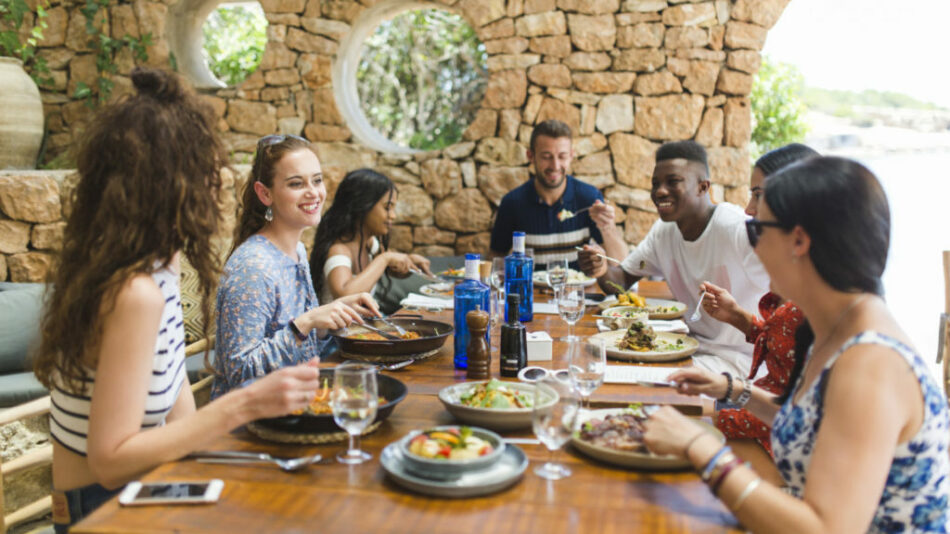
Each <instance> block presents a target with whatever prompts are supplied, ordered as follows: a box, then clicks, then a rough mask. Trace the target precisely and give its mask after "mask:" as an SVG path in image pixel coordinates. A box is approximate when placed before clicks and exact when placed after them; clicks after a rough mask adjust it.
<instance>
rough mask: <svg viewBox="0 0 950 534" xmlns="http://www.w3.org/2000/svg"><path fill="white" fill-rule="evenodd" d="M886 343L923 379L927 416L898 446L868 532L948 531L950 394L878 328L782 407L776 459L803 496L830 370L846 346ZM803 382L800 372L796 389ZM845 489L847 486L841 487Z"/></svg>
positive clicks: (850, 342) (776, 434)
mask: <svg viewBox="0 0 950 534" xmlns="http://www.w3.org/2000/svg"><path fill="white" fill-rule="evenodd" d="M865 343H870V344H877V345H884V346H886V347H889V348H891V349H893V350H894V351H895V352H897V353H898V354H900V355H901V356H902V357H903V358H904V360H906V361H907V363H908V365H910V366H911V368H912V369H913V371H914V373H915V374H916V375H917V380H918V381H920V389H921V392H922V393H923V396H924V407H925V410H924V420H923V424H921V427H920V430H918V431H917V434H915V435H914V437H913V438H911V439H910V440H909V441H907V443H904V444H901V445H898V446H897V449H896V450H895V452H894V461H893V462H892V463H891V470H890V473H889V474H888V476H887V483H886V484H885V486H884V493H883V494H882V495H881V502H880V503H879V504H878V507H877V511H876V512H875V513H874V519H873V521H872V523H871V528H870V529H869V532H882V533H891V532H947V527H948V525H947V521H948V514H947V505H948V496H950V456H948V451H947V446H948V441H950V416H948V412H947V399H946V398H945V397H944V395H943V391H941V389H940V387H939V386H938V385H937V384H936V383H935V381H934V379H933V378H932V377H931V376H930V373H929V372H928V371H927V365H926V364H925V363H924V361H923V360H922V359H921V358H920V356H919V355H917V353H916V352H914V350H913V349H911V348H910V347H908V346H907V345H904V344H903V343H901V342H900V341H897V340H896V339H893V338H891V337H888V336H885V335H883V334H879V333H877V332H871V331H867V332H862V333H860V334H858V335H856V336H854V337H852V338H851V339H849V340H848V341H847V342H846V343H845V344H844V345H842V346H841V348H840V349H838V351H837V352H836V353H835V354H834V355H833V356H832V357H831V359H829V360H828V363H827V364H826V365H825V367H824V369H822V371H821V375H820V376H819V377H818V379H817V380H815V382H814V384H813V385H812V386H811V389H809V390H808V391H807V392H805V394H804V395H803V396H802V398H801V399H799V401H798V402H797V403H794V402H792V398H793V397H794V395H793V396H790V397H789V399H788V401H786V402H785V404H784V405H783V406H782V408H781V409H780V410H779V412H778V415H776V416H775V421H774V422H773V425H772V450H773V452H774V455H775V463H776V466H777V467H778V469H779V472H781V474H782V478H784V479H785V483H786V484H787V485H788V489H789V491H790V492H791V493H792V494H793V495H795V496H797V497H799V498H801V497H802V495H803V493H804V491H805V478H806V476H807V474H808V464H809V463H810V461H811V455H812V451H813V447H814V444H815V440H816V439H817V437H818V429H819V427H820V426H821V419H822V416H823V415H824V414H823V409H824V408H823V404H824V399H823V394H824V389H825V388H824V383H825V382H826V380H827V379H828V371H829V370H830V369H831V366H832V365H834V363H835V361H836V360H837V359H838V356H840V355H841V354H842V353H843V352H844V351H846V350H847V349H849V348H851V347H852V346H854V345H858V344H865ZM801 385H802V378H801V377H799V379H798V382H797V383H796V386H795V389H796V391H797V390H798V388H799V387H801ZM842 489H844V488H842Z"/></svg>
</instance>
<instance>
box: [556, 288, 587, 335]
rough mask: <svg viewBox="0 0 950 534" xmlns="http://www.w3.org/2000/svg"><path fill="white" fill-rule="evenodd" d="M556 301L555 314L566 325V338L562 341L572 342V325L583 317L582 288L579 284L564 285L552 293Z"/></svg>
mask: <svg viewBox="0 0 950 534" xmlns="http://www.w3.org/2000/svg"><path fill="white" fill-rule="evenodd" d="M554 298H555V300H557V312H558V314H559V315H560V316H561V319H564V322H566V323H567V337H565V338H564V341H573V340H575V339H577V338H575V337H574V336H573V334H572V332H573V329H574V323H576V322H577V321H579V320H580V319H581V317H583V316H584V286H582V285H580V284H565V285H564V286H562V287H561V288H559V289H556V290H555V292H554Z"/></svg>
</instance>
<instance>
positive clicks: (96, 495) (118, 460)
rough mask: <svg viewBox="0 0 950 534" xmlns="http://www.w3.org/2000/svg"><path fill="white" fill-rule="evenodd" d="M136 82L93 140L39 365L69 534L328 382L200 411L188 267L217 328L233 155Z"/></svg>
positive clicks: (85, 155)
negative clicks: (126, 488) (185, 287)
mask: <svg viewBox="0 0 950 534" xmlns="http://www.w3.org/2000/svg"><path fill="white" fill-rule="evenodd" d="M130 77H131V80H132V84H133V85H134V87H135V94H133V95H130V96H127V97H123V98H122V99H120V100H119V101H118V102H116V103H115V104H113V105H110V106H108V107H105V108H103V109H102V110H100V111H99V112H98V113H97V114H96V115H95V116H94V117H93V118H92V120H91V121H90V124H89V125H88V127H87V128H86V130H85V132H84V134H83V144H82V146H81V147H80V151H79V153H78V154H77V158H76V162H77V168H78V171H79V182H78V184H77V186H76V189H75V193H74V195H73V196H72V210H71V212H70V214H69V217H68V220H67V223H66V229H65V231H64V235H63V248H62V250H61V252H60V257H59V261H58V262H57V267H56V269H54V270H53V271H52V273H51V282H52V284H51V286H50V287H51V292H50V295H49V299H48V302H47V307H46V311H45V315H44V317H43V321H42V327H41V329H40V331H41V332H42V333H43V336H42V340H41V342H40V346H39V347H38V350H37V354H36V359H35V372H36V376H37V378H38V379H39V380H40V381H42V382H43V383H44V384H45V385H46V386H47V387H49V389H50V401H51V404H50V434H51V436H52V438H53V440H52V441H53V487H54V488H55V489H54V491H53V499H54V502H55V504H54V506H53V508H54V510H56V512H55V514H54V519H53V521H54V523H55V528H56V531H57V532H66V531H67V530H68V528H69V525H71V524H73V523H75V522H77V521H79V520H80V519H82V518H83V517H84V516H85V515H88V514H89V513H90V512H92V511H93V510H95V509H96V508H97V507H99V505H101V504H102V503H104V502H105V501H106V500H108V499H109V498H110V497H112V496H113V495H115V494H116V493H118V491H119V489H120V488H121V487H122V485H124V484H125V483H126V482H129V481H130V480H134V479H135V478H137V477H139V476H141V475H142V474H144V473H145V472H147V471H148V470H150V469H152V468H154V467H156V466H158V465H159V464H162V463H165V462H170V461H172V460H176V459H178V458H181V457H183V456H185V455H186V454H188V453H190V452H192V451H194V450H197V449H200V448H202V447H205V446H207V444H208V443H209V441H210V440H212V439H213V438H215V437H217V436H220V435H223V434H225V433H227V432H229V431H230V430H232V429H234V428H235V427H238V426H240V425H242V424H244V423H246V422H248V421H252V420H254V419H258V418H261V417H275V416H279V415H284V414H287V413H290V412H291V411H293V410H296V409H300V408H303V407H305V406H306V405H307V404H308V401H309V399H311V398H312V397H313V395H314V393H315V391H316V389H317V388H318V387H319V372H318V370H317V369H316V368H315V367H313V366H308V365H300V366H296V367H291V368H288V369H284V370H282V371H281V372H279V373H275V374H274V375H272V376H270V377H267V378H266V379H264V380H260V381H258V382H257V383H255V384H254V385H253V386H251V387H249V388H246V389H243V390H240V391H235V392H233V393H231V394H229V395H226V396H225V397H223V398H221V399H218V400H217V401H214V402H211V403H210V404H208V405H207V406H205V407H203V408H202V409H200V410H197V411H196V410H195V401H194V398H193V397H192V394H191V388H189V387H188V377H187V375H186V373H185V365H184V363H185V341H184V340H185V332H184V326H183V321H182V307H181V297H180V290H179V271H180V263H179V260H180V257H181V256H182V254H184V256H186V257H187V258H188V260H189V262H190V263H191V264H192V265H193V266H194V267H195V270H196V271H197V273H198V279H199V281H200V290H201V295H202V304H201V309H202V311H204V312H205V313H204V315H205V316H206V317H207V316H208V315H209V312H210V309H211V295H213V294H214V285H215V282H216V281H217V274H218V270H219V265H218V260H217V256H216V255H215V254H214V253H213V246H212V243H211V239H212V236H213V235H214V234H215V233H216V232H217V230H218V224H219V220H220V211H219V209H218V196H219V192H220V190H221V174H220V171H221V165H222V163H223V162H225V161H227V151H226V150H225V148H224V146H223V145H222V144H221V142H220V140H219V139H218V137H217V135H216V134H215V132H216V130H217V128H216V127H215V119H214V117H213V113H212V111H211V110H210V109H209V108H208V107H207V106H206V104H203V103H202V102H201V100H200V99H199V98H198V97H197V96H196V95H195V94H193V93H192V92H191V91H189V90H186V89H185V87H184V86H183V85H182V82H181V81H180V80H179V79H178V78H177V77H176V76H175V75H173V74H169V73H166V72H162V71H159V70H154V69H145V68H135V69H133V70H132V72H131V76H130Z"/></svg>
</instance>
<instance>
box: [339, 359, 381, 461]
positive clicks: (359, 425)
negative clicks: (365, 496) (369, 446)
mask: <svg viewBox="0 0 950 534" xmlns="http://www.w3.org/2000/svg"><path fill="white" fill-rule="evenodd" d="M330 404H331V406H332V407H333V420H334V421H335V422H336V424H337V425H338V426H339V427H340V428H342V429H343V430H346V433H347V434H348V435H349V437H350V446H349V448H348V449H347V450H346V452H341V453H340V454H337V456H336V459H337V461H339V462H340V463H344V464H361V463H363V462H365V461H367V460H369V459H370V458H372V457H373V456H372V455H371V454H369V453H368V452H364V451H361V450H360V446H359V436H360V434H361V433H362V432H363V431H364V430H366V427H368V426H369V425H370V423H372V422H373V420H374V419H376V408H377V405H378V404H379V395H378V394H377V388H376V367H375V366H373V365H368V364H365V363H353V362H347V363H344V364H342V365H339V366H337V367H336V369H335V370H334V371H333V391H332V392H331V393H330Z"/></svg>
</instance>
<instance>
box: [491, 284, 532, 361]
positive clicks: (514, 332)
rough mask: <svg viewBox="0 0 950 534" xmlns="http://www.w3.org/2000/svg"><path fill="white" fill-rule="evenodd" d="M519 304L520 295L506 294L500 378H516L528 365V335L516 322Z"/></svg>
mask: <svg viewBox="0 0 950 534" xmlns="http://www.w3.org/2000/svg"><path fill="white" fill-rule="evenodd" d="M520 303H521V295H519V294H517V293H509V294H508V307H507V309H508V314H507V317H506V319H507V322H505V324H503V325H501V343H500V347H499V358H498V359H499V360H500V366H501V376H506V377H517V376H518V371H520V370H522V369H524V368H525V366H526V365H528V334H527V331H526V330H525V328H524V325H523V324H521V321H519V320H518V315H519V314H518V311H519V310H518V305H519V304H520Z"/></svg>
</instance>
